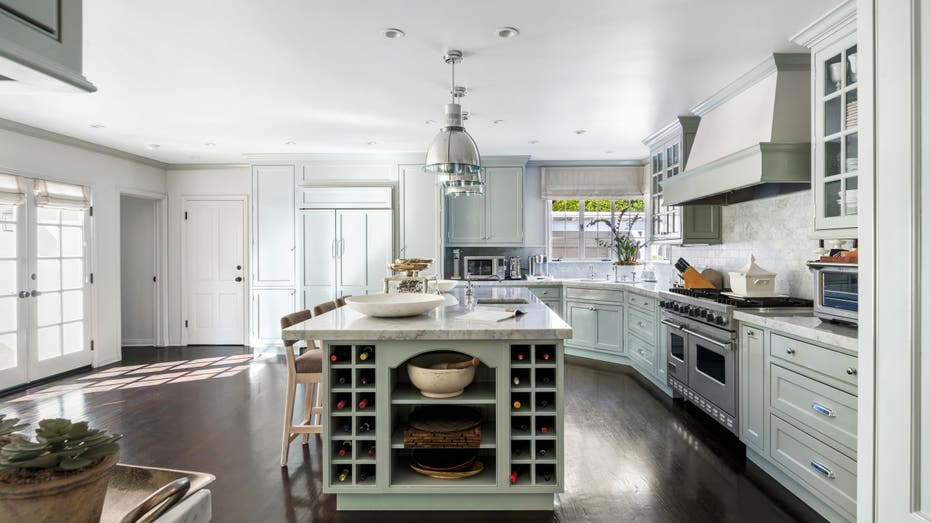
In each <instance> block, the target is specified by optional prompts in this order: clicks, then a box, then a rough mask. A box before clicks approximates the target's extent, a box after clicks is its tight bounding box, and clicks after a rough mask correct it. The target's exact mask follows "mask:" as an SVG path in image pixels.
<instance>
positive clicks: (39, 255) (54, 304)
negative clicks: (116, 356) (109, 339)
mask: <svg viewBox="0 0 931 523" xmlns="http://www.w3.org/2000/svg"><path fill="white" fill-rule="evenodd" d="M35 275H36V278H35V285H36V290H37V291H38V296H37V297H36V328H37V331H38V332H37V335H38V344H37V354H36V355H37V357H38V360H39V361H43V360H48V359H50V358H56V357H59V356H64V355H66V354H72V353H76V352H81V351H83V350H84V349H85V341H84V301H85V300H84V294H85V291H84V211H73V210H58V209H46V208H41V207H40V208H37V209H36V271H35Z"/></svg>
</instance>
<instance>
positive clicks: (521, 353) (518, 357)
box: [517, 352, 524, 361]
mask: <svg viewBox="0 0 931 523" xmlns="http://www.w3.org/2000/svg"><path fill="white" fill-rule="evenodd" d="M517 360H518V361H524V353H523V352H518V353H517Z"/></svg>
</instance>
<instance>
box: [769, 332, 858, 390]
mask: <svg viewBox="0 0 931 523" xmlns="http://www.w3.org/2000/svg"><path fill="white" fill-rule="evenodd" d="M769 353H770V355H771V356H773V357H774V358H779V359H781V360H784V361H788V362H791V363H794V364H796V365H799V366H801V367H805V368H806V369H810V370H812V371H814V372H817V373H818V374H821V375H823V376H827V377H829V378H833V379H835V380H838V381H840V382H843V383H846V384H848V385H853V386H854V387H856V386H857V358H856V357H855V356H850V355H847V354H844V353H842V352H837V351H833V350H831V349H826V348H824V347H819V346H818V345H812V344H811V343H805V342H804V341H799V340H794V339H792V338H787V337H785V336H781V335H779V334H776V333H773V334H772V336H771V337H770V343H769Z"/></svg>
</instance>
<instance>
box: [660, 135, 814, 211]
mask: <svg viewBox="0 0 931 523" xmlns="http://www.w3.org/2000/svg"><path fill="white" fill-rule="evenodd" d="M710 172H715V176H714V177H713V178H711V177H709V173H710ZM722 172H724V174H728V175H729V176H721V173H722ZM709 180H712V181H717V182H719V183H718V184H714V183H712V184H709V183H707V182H708V181H709ZM735 180H736V183H735ZM770 184H786V185H787V187H785V188H783V189H775V191H776V192H778V193H782V192H784V190H785V189H791V190H801V189H805V188H807V187H810V185H811V144H810V143H794V144H783V143H758V144H754V145H751V146H750V147H747V148H745V149H742V150H740V151H737V152H735V153H732V154H729V155H727V156H725V157H723V158H719V159H717V160H714V161H712V162H709V163H706V164H704V165H701V166H699V167H696V168H694V169H690V170H688V171H686V172H683V173H682V174H680V175H678V176H676V177H674V178H671V179H669V180H666V181H664V182H662V184H661V185H662V187H663V199H664V200H665V202H666V204H667V205H698V204H708V203H712V202H713V203H725V204H726V203H737V202H738V201H745V200H746V199H747V198H744V197H736V198H733V199H728V198H727V196H726V195H727V194H728V193H736V192H737V191H740V190H742V189H748V188H753V187H756V186H760V185H770ZM789 186H791V187H789ZM799 186H801V187H799ZM806 186H807V187H806ZM764 190H765V188H764ZM790 192H791V191H790ZM741 194H750V193H741ZM716 196H721V198H716V199H714V200H712V198H714V197H716Z"/></svg>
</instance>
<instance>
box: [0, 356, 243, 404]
mask: <svg viewBox="0 0 931 523" xmlns="http://www.w3.org/2000/svg"><path fill="white" fill-rule="evenodd" d="M253 358H254V356H253V355H252V354H237V355H235V356H225V357H223V356H219V357H215V358H198V359H196V360H178V361H166V362H162V363H152V364H149V365H127V366H122V367H113V368H109V369H104V370H101V371H100V372H95V373H93V374H89V375H87V376H83V377H81V378H78V379H77V382H76V383H69V384H67V385H56V386H52V387H48V388H46V389H41V390H39V391H36V392H34V393H32V394H28V395H26V396H21V397H19V398H16V399H12V400H10V401H9V402H8V403H18V402H23V401H34V400H39V399H47V398H52V397H55V396H60V395H62V394H65V393H68V392H73V391H81V392H83V393H90V392H105V391H110V390H117V389H122V390H125V389H136V388H141V387H152V386H155V385H170V384H172V383H184V382H190V381H201V380H207V379H213V378H228V377H230V376H236V375H237V374H239V373H241V372H244V371H246V370H249V368H250V367H251V362H252V360H253Z"/></svg>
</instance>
